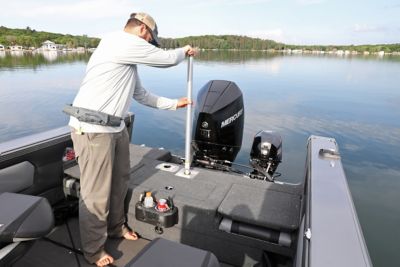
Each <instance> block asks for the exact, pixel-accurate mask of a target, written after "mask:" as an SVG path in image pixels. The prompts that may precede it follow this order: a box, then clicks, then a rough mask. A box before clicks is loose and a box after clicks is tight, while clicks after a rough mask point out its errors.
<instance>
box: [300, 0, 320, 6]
mask: <svg viewBox="0 0 400 267" xmlns="http://www.w3.org/2000/svg"><path fill="white" fill-rule="evenodd" d="M296 2H297V3H298V4H300V5H302V6H311V5H319V4H322V3H323V2H325V0H296Z"/></svg>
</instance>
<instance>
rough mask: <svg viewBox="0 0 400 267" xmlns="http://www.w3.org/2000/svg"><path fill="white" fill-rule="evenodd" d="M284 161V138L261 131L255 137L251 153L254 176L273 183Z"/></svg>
mask: <svg viewBox="0 0 400 267" xmlns="http://www.w3.org/2000/svg"><path fill="white" fill-rule="evenodd" d="M281 161H282V138H281V136H280V135H279V134H277V133H274V132H270V131H260V132H258V133H257V134H256V135H255V136H254V140H253V145H252V147H251V152H250V164H251V165H252V166H253V167H254V169H255V171H254V172H253V174H254V175H261V177H265V178H266V179H268V180H269V181H273V180H274V178H273V175H274V173H275V171H276V168H278V165H279V163H280V162H281Z"/></svg>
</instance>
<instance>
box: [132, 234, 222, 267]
mask: <svg viewBox="0 0 400 267" xmlns="http://www.w3.org/2000/svg"><path fill="white" fill-rule="evenodd" d="M149 266H157V267H177V266H190V267H220V265H219V262H218V260H217V258H216V257H215V256H214V254H212V253H211V252H209V251H205V250H201V249H198V248H194V247H190V246H187V245H184V244H180V243H177V242H172V241H169V240H167V239H163V238H156V239H154V240H153V241H151V242H150V243H149V244H147V245H146V246H145V247H144V248H143V249H142V250H141V251H140V252H139V254H138V255H136V256H135V257H134V258H133V259H132V260H131V261H130V262H129V263H128V264H127V265H125V267H149Z"/></svg>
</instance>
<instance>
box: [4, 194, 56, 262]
mask: <svg viewBox="0 0 400 267" xmlns="http://www.w3.org/2000/svg"><path fill="white" fill-rule="evenodd" d="M53 226H54V216H53V211H52V209H51V206H50V204H49V202H48V201H47V199H45V198H42V197H37V196H30V195H23V194H16V193H7V192H5V193H1V194H0V266H11V264H12V263H13V262H15V261H16V260H17V259H18V258H19V257H21V256H22V255H23V254H24V252H25V251H21V248H22V247H24V248H26V249H28V248H29V246H27V243H29V242H24V241H31V240H35V239H38V238H41V237H43V236H45V235H47V234H48V233H49V232H50V231H51V230H52V229H53ZM26 249H22V250H26ZM16 251H18V253H16Z"/></svg>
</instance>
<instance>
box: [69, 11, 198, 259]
mask: <svg viewBox="0 0 400 267" xmlns="http://www.w3.org/2000/svg"><path fill="white" fill-rule="evenodd" d="M157 34H158V32H157V25H156V23H155V21H154V20H153V18H152V17H151V16H149V15H148V14H145V13H134V14H131V16H130V18H129V20H128V22H127V23H126V26H125V28H124V30H123V31H119V32H116V33H113V34H110V35H109V36H107V37H105V38H103V39H102V40H101V42H100V44H99V46H98V47H97V49H96V51H95V52H94V53H93V55H92V56H91V58H90V60H89V62H88V65H87V69H86V76H85V78H84V80H83V82H82V84H81V87H80V89H79V92H78V94H77V96H76V98H75V100H74V102H73V108H74V109H77V110H78V111H79V112H81V111H82V110H84V111H89V113H91V114H92V115H93V114H94V117H96V116H97V114H101V116H104V115H105V116H110V118H111V117H112V118H118V119H120V118H123V117H124V115H125V114H126V113H127V111H128V108H129V106H130V103H131V100H132V97H133V98H134V99H135V100H136V101H138V102H139V103H141V104H144V105H147V106H151V107H155V108H159V109H169V110H175V109H177V108H182V107H185V106H186V105H188V104H190V103H189V101H188V100H187V98H184V97H183V98H180V99H179V100H177V99H175V100H174V99H168V98H164V97H159V96H156V95H153V94H151V93H149V92H147V91H146V90H145V89H144V88H143V87H142V85H141V82H140V79H139V76H138V73H137V64H145V65H148V66H153V67H170V66H174V65H177V64H178V63H180V62H182V61H183V60H184V58H185V56H186V55H189V56H194V55H195V50H194V49H193V48H192V47H191V46H189V45H187V46H185V47H183V48H179V49H175V50H170V51H165V50H162V49H159V48H157V47H156V46H155V45H158V37H157ZM79 112H78V113H79ZM91 117H92V118H93V116H91ZM103 118H104V117H103ZM107 118H109V117H107ZM107 121H108V119H105V120H100V121H90V120H85V119H84V118H82V117H79V116H76V117H74V116H71V119H70V122H69V125H70V126H71V128H72V133H71V136H72V140H73V143H74V149H75V153H76V156H77V161H78V164H79V168H80V171H81V179H80V184H81V198H80V201H79V224H80V233H81V241H82V248H83V252H84V256H85V258H86V259H87V260H88V261H89V262H90V263H96V265H97V266H106V265H108V264H111V263H112V262H113V261H114V259H113V257H112V256H111V255H109V254H108V253H107V252H106V251H105V250H104V244H105V241H106V239H107V236H108V237H120V238H125V239H128V240H136V239H137V238H138V237H137V235H136V233H135V232H133V231H130V230H129V229H128V228H127V227H126V226H125V224H124V223H125V216H124V199H125V196H126V193H127V181H128V179H129V169H130V166H129V137H128V132H127V129H126V127H125V123H124V122H123V120H122V121H120V120H117V122H118V123H117V124H116V125H115V122H114V124H113V125H112V124H110V123H106V122H107Z"/></svg>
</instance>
